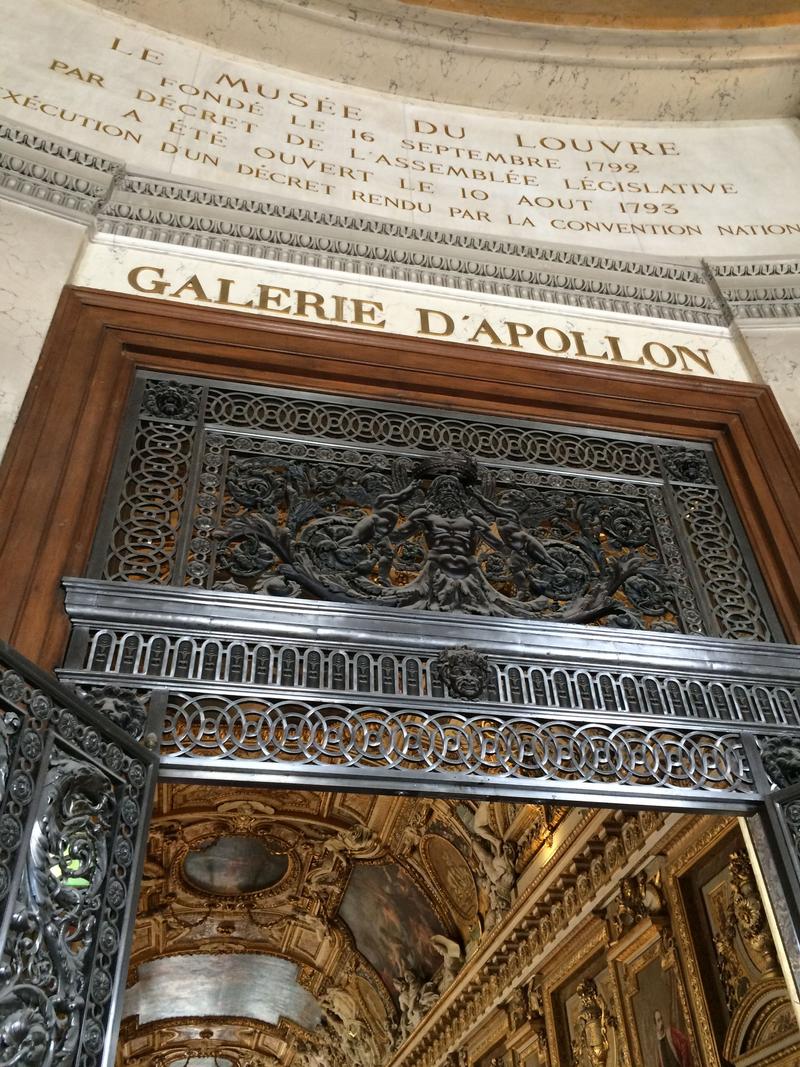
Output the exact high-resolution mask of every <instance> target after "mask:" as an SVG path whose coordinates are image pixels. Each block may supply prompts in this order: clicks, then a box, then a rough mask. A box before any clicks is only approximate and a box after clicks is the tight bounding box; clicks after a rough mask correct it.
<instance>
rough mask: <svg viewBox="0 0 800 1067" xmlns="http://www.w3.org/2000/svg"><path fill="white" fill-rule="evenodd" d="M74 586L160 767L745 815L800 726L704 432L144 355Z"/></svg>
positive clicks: (96, 657) (85, 649)
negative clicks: (570, 421) (333, 391)
mask: <svg viewBox="0 0 800 1067" xmlns="http://www.w3.org/2000/svg"><path fill="white" fill-rule="evenodd" d="M66 584H67V608H68V611H69V612H70V615H71V617H72V620H73V636H72V641H71V644H70V649H69V654H68V658H67V662H66V664H65V668H64V670H63V671H62V675H63V677H64V678H65V679H67V680H69V681H72V682H74V683H76V684H78V685H79V686H81V687H82V688H83V689H84V690H86V691H87V692H92V691H94V690H97V689H99V688H102V687H103V686H104V685H107V684H108V682H109V680H110V678H113V680H114V682H115V684H117V685H119V686H122V687H123V688H124V689H126V690H129V691H130V692H132V693H135V694H136V695H137V696H139V697H141V698H142V699H143V700H144V701H145V702H146V703H147V704H148V706H149V711H150V721H151V722H155V721H159V722H161V723H163V726H162V730H161V752H162V773H167V774H170V773H175V774H179V775H181V776H184V777H185V776H199V777H209V776H211V777H213V776H215V775H221V776H223V777H225V778H228V779H230V778H236V779H237V780H244V781H253V780H267V781H273V782H274V781H278V780H279V781H282V782H288V783H289V784H300V785H306V786H313V785H316V786H318V787H325V786H333V787H341V788H373V787H374V788H379V789H384V790H387V789H389V790H391V789H418V790H421V791H425V790H428V791H430V790H445V791H453V790H456V791H457V790H459V789H462V788H473V789H474V788H476V787H477V788H479V789H481V790H482V791H483V792H485V793H486V794H487V795H495V796H499V795H503V796H507V797H522V796H524V797H526V798H531V797H533V796H536V795H539V794H541V795H542V796H545V795H546V796H550V797H553V796H558V797H560V798H561V799H564V800H570V799H572V800H575V802H582V803H589V802H600V803H606V804H607V803H613V804H615V805H616V804H619V803H642V802H647V803H666V804H668V805H675V804H677V805H682V804H689V805H693V806H695V807H697V806H698V805H699V804H702V805H705V806H706V807H708V806H711V807H715V806H720V805H722V806H728V807H730V806H732V807H733V808H734V809H735V810H746V809H747V808H748V806H749V805H751V804H752V803H754V802H755V800H756V799H757V796H758V792H757V790H756V788H755V785H754V781H753V775H752V772H751V766H750V760H749V758H748V755H747V751H748V750H747V744H746V743H745V741H746V738H745V735H747V734H750V735H755V734H759V735H765V734H772V735H781V734H786V733H792V732H795V731H796V730H797V729H798V728H800V692H798V686H797V673H796V670H795V666H796V659H795V658H794V657H793V654H792V650H789V649H787V648H786V646H784V645H782V644H781V643H780V642H781V638H782V635H781V632H780V629H779V626H778V624H777V622H776V619H775V616H774V612H773V611H772V608H771V606H770V604H769V601H768V599H767V597H766V596H765V593H764V589H763V584H762V582H761V579H760V577H759V575H758V572H757V569H756V567H755V564H754V562H753V559H752V555H751V553H750V551H749V548H748V546H747V544H746V541H745V539H744V536H743V533H742V529H741V524H740V522H739V519H738V517H737V515H736V513H735V510H734V508H733V506H732V504H731V500H730V496H729V494H728V492H727V490H726V487H725V485H724V482H723V480H722V478H721V476H720V472H719V469H718V466H717V464H716V461H715V458H714V455H713V451H712V450H711V448H710V447H706V446H704V445H700V444H697V443H688V442H682V441H671V440H665V439H663V438H652V439H647V438H641V437H633V436H628V435H622V434H615V435H611V434H609V433H605V432H599V431H588V430H575V429H571V428H566V427H558V426H552V425H542V424H535V423H532V422H528V421H524V420H515V419H502V420H501V419H491V418H487V417H481V416H477V415H467V414H462V413H454V412H445V411H434V410H426V409H419V408H411V407H406V406H401V405H390V404H376V403H374V402H367V401H357V400H351V399H344V398H341V397H327V396H323V395H317V394H313V395H312V394H298V393H294V392H280V391H278V390H274V389H269V388H263V387H258V386H251V385H247V386H243V385H241V384H236V383H224V382H219V381H216V380H214V381H207V380H203V379H200V378H181V379H175V378H169V377H167V376H164V375H157V374H151V375H142V376H140V377H139V378H138V379H137V382H136V385H135V388H134V390H133V393H132V398H131V406H130V410H129V414H128V417H127V420H126V423H125V426H124V429H123V433H122V436H121V440H120V446H119V452H118V456H117V460H116V463H115V467H114V471H113V473H112V477H111V481H110V485H109V490H108V494H107V503H106V507H105V510H104V513H103V517H102V521H101V523H100V526H99V529H98V533H97V538H96V542H95V548H94V551H93V554H92V559H91V563H90V569H89V575H88V577H87V578H84V579H70V580H69V581H68V582H67V583H66ZM743 739H744V740H743Z"/></svg>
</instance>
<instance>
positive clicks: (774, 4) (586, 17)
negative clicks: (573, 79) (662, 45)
mask: <svg viewBox="0 0 800 1067" xmlns="http://www.w3.org/2000/svg"><path fill="white" fill-rule="evenodd" d="M404 3H406V4H409V5H412V6H414V7H424V8H433V9H437V10H439V11H447V12H450V13H453V14H459V15H473V16H478V17H482V18H494V19H507V20H511V21H514V22H527V23H543V24H545V25H566V26H605V27H616V28H626V29H671V30H673V29H703V30H705V29H716V28H731V29H734V28H735V29H744V28H747V27H750V26H752V27H756V26H781V25H786V24H792V23H798V22H800V4H798V0H760V2H757V3H753V2H752V0H706V2H705V3H703V4H698V3H697V2H696V0H662V2H660V3H656V2H655V0H613V3H610V4H609V3H600V2H598V0H404Z"/></svg>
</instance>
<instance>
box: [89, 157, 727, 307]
mask: <svg viewBox="0 0 800 1067" xmlns="http://www.w3.org/2000/svg"><path fill="white" fill-rule="evenodd" d="M97 228H98V230H99V231H100V232H102V233H109V234H113V235H115V236H122V237H134V238H139V239H142V240H150V241H159V242H162V243H165V244H177V245H180V246H181V247H187V246H189V247H194V248H201V249H207V250H209V251H213V252H223V253H227V254H231V253H232V254H236V255H244V256H249V257H252V258H256V259H269V260H273V261H277V262H288V263H294V264H303V265H304V266H308V267H312V268H317V269H326V270H338V271H341V270H345V271H347V272H348V273H356V274H362V275H370V276H373V277H380V278H392V279H395V280H397V281H402V282H412V283H417V284H420V285H431V284H433V285H437V286H440V287H443V288H449V289H457V290H463V291H467V292H473V293H475V294H476V295H484V296H506V297H516V298H518V299H524V300H534V301H539V302H546V303H556V304H566V305H569V306H572V307H585V308H591V309H594V310H602V311H612V312H617V313H621V314H627V315H647V316H650V317H658V318H665V319H671V320H673V321H681V322H696V323H704V324H709V325H722V324H723V318H722V313H721V310H720V309H719V307H718V306H717V305H716V303H715V299H714V296H713V294H712V293H711V291H710V290H709V288H708V285H707V281H706V278H705V275H704V272H703V269H702V267H701V265H700V264H691V263H664V262H663V261H661V260H656V259H652V260H649V259H646V258H644V257H638V258H628V257H625V256H619V255H614V254H613V253H606V252H585V251H579V250H574V249H569V248H561V247H556V246H545V245H535V244H531V243H529V242H525V241H515V240H512V239H510V238H502V237H491V236H482V235H479V234H468V233H460V232H457V231H453V230H443V229H436V228H433V227H426V226H420V225H417V226H409V225H404V224H402V223H397V222H392V221H388V220H383V219H376V218H371V217H368V216H363V215H357V214H352V213H347V212H343V211H335V212H334V211H325V210H322V209H320V208H309V207H305V206H303V205H300V204H281V203H272V202H270V201H266V200H263V199H260V198H258V199H257V198H255V197H252V196H248V195H245V194H241V193H235V192H229V191H224V190H212V189H208V188H203V187H199V186H194V185H190V184H187V183H182V182H175V181H163V180H160V179H154V178H148V177H145V176H136V175H127V176H126V177H125V178H124V179H123V180H122V181H120V182H119V183H118V184H117V186H116V187H115V189H114V191H113V194H112V196H111V197H110V198H109V201H108V202H107V203H106V204H105V205H104V207H103V210H102V211H101V213H100V215H99V217H98V220H97Z"/></svg>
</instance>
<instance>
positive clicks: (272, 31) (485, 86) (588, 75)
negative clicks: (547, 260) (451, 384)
mask: <svg viewBox="0 0 800 1067" xmlns="http://www.w3.org/2000/svg"><path fill="white" fill-rule="evenodd" d="M94 2H95V3H96V4H97V5H98V6H100V7H103V8H106V9H108V10H110V11H114V12H116V13H118V14H122V15H127V16H129V17H130V18H133V19H137V20H140V21H142V22H144V23H147V24H149V25H152V26H155V27H159V28H161V29H163V30H166V31H168V32H171V33H174V34H177V35H179V36H185V37H187V38H193V39H195V40H197V41H200V42H202V43H203V44H208V45H212V46H214V47H217V48H222V49H224V50H226V51H228V52H233V53H235V54H238V55H242V56H249V57H251V58H254V59H257V60H259V61H266V62H269V63H274V64H277V65H278V66H284V67H288V68H290V69H292V70H296V71H302V72H304V73H306V74H312V75H318V76H320V77H323V78H330V79H331V80H333V81H338V82H343V83H350V84H358V85H363V86H365V87H368V88H371V89H378V90H380V91H383V92H390V93H396V94H398V95H400V96H412V97H419V98H421V99H428V100H438V101H447V102H452V103H456V104H466V105H472V106H480V107H490V108H497V109H498V110H505V109H513V110H518V111H521V112H525V111H532V110H535V111H537V112H538V113H539V114H544V115H571V116H575V117H580V118H615V119H629V120H645V121H650V120H655V121H676V120H689V119H695V120H701V121H702V120H720V119H734V118H762V117H766V116H770V115H773V116H774V115H796V114H797V113H798V110H800V63H798V60H799V59H800V27H797V26H776V27H772V28H768V29H747V30H743V31H742V30H736V29H733V28H730V27H728V28H725V29H719V30H706V31H701V32H698V31H692V32H691V33H687V32H684V31H672V32H671V31H665V30H658V31H636V30H627V29H624V28H619V27H615V28H612V29H605V30H602V29H600V30H597V29H585V28H581V27H575V26H554V25H549V26H543V25H538V26H537V25H524V24H519V23H514V22H504V21H500V20H497V19H487V18H469V17H464V16H461V15H458V14H450V13H448V12H446V11H436V10H430V9H428V10H426V9H424V8H416V9H415V8H409V7H408V6H407V5H404V4H402V3H399V2H398V0H313V3H309V0H236V2H232V0H223V2H220V0H193V2H192V4H191V8H190V9H189V8H188V7H187V4H186V3H185V0H94ZM488 6H489V7H491V5H488ZM607 7H608V10H607V14H608V17H609V19H610V20H611V19H613V8H614V5H607ZM757 7H758V5H757V4H754V8H755V9H757ZM697 14H698V15H702V14H704V11H703V10H702V5H699V6H698V10H697ZM753 14H754V15H757V14H758V11H757V10H754V11H753ZM188 15H190V17H187V16H188Z"/></svg>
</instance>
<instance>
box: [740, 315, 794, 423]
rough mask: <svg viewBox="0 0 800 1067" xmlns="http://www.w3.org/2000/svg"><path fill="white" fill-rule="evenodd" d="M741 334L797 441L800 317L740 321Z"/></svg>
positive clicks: (759, 372)
mask: <svg viewBox="0 0 800 1067" xmlns="http://www.w3.org/2000/svg"><path fill="white" fill-rule="evenodd" d="M740 330H741V335H742V338H743V340H744V342H745V343H746V345H747V348H748V349H749V351H750V354H751V355H752V358H753V361H754V363H755V365H756V367H757V369H758V376H759V377H760V378H761V380H762V381H764V382H765V383H766V384H767V385H769V386H771V387H772V391H773V392H774V393H775V396H776V398H777V400H778V403H779V404H780V406H781V410H782V412H783V414H784V416H785V418H786V421H787V422H788V423H789V426H790V427H791V430H792V432H793V433H794V435H795V437H796V438H797V440H798V442H800V319H794V320H790V321H788V322H785V323H783V322H781V323H767V324H764V323H754V322H750V323H747V324H743V325H742V326H741V327H740Z"/></svg>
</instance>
